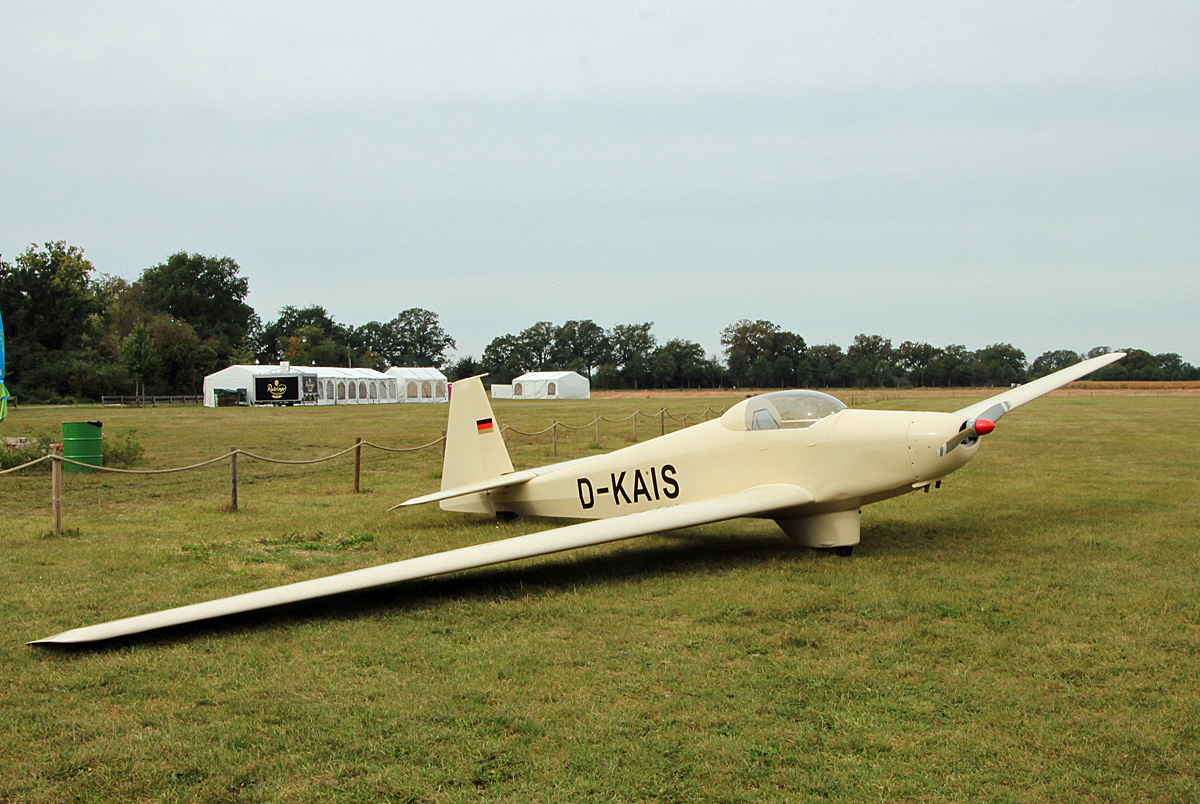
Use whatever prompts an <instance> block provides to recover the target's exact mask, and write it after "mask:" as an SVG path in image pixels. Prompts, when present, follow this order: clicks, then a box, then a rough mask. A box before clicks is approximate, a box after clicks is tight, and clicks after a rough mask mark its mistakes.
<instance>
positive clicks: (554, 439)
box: [550, 422, 558, 458]
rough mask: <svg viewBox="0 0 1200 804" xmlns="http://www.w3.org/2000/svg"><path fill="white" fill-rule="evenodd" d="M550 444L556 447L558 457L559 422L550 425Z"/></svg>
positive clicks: (555, 452) (555, 453) (555, 455)
mask: <svg viewBox="0 0 1200 804" xmlns="http://www.w3.org/2000/svg"><path fill="white" fill-rule="evenodd" d="M550 443H551V444H552V445H553V446H554V457H555V458H557V457H558V422H555V423H554V424H552V425H550Z"/></svg>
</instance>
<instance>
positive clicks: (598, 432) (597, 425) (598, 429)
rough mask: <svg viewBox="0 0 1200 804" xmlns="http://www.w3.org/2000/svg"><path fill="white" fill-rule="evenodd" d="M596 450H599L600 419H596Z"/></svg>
mask: <svg viewBox="0 0 1200 804" xmlns="http://www.w3.org/2000/svg"><path fill="white" fill-rule="evenodd" d="M596 448H597V449H599V448H600V417H599V416H597V417H596Z"/></svg>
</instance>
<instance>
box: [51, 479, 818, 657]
mask: <svg viewBox="0 0 1200 804" xmlns="http://www.w3.org/2000/svg"><path fill="white" fill-rule="evenodd" d="M812 501H813V495H812V494H811V493H809V492H808V491H807V490H805V489H802V488H800V487H799V486H791V485H783V484H778V485H767V486H758V487H756V488H752V489H746V490H745V491H740V492H737V493H735V494H729V495H726V496H724V497H715V498H713V499H711V500H703V501H701V502H694V503H684V504H682V505H675V506H670V507H667V508H658V509H655V510H652V511H643V512H641V513H637V514H628V515H627V516H620V517H614V518H612V519H597V520H592V521H590V522H581V523H579V524H576V525H568V526H566V527H563V528H555V529H553V530H546V531H542V532H540V533H530V534H528V535H525V536H514V537H513V538H511V539H503V540H501V541H498V542H487V543H485V544H476V545H473V546H471V547H461V548H459V549H457V550H449V551H447V552H444V553H434V554H433V555H428V556H420V557H418V558H410V559H406V560H404V561H396V562H394V563H391V564H384V565H382V566H379V567H369V568H367V569H360V570H352V571H350V572H343V573H341V574H339V575H331V576H329V577H327V578H314V579H312V580H309V581H300V582H299V583H293V584H288V585H287V586H277V587H275V588H274V589H263V590H260V591H258V592H247V593H246V594H242V595H234V596H233V597H226V598H222V599H220V600H212V601H209V602H207V603H196V604H193V605H190V606H181V607H179V608H175V609H168V610H166V611H159V612H155V613H153V614H142V615H140V616H137V617H129V618H126V619H124V620H114V621H113V622H109V623H102V624H100V625H92V626H88V627H85V628H76V629H74V630H71V631H65V632H63V633H61V634H56V635H54V636H51V637H46V638H45V639H39V640H37V641H36V642H31V643H29V644H31V645H69V644H77V643H86V642H97V641H100V640H105V639H115V638H117V637H123V636H129V635H131V634H140V633H143V632H146V631H154V630H156V629H159V628H168V627H171V626H175V625H183V624H184V623H194V622H200V621H202V620H209V619H212V618H214V617H224V616H227V615H230V614H240V613H243V612H247V611H256V610H258V609H266V608H271V607H272V606H281V605H284V604H287V603H297V602H299V601H302V600H312V599H315V598H320V597H326V596H328V595H337V594H342V593H344V592H355V591H359V590H362V589H371V588H373V587H377V586H387V585H389V584H394V583H399V582H401V581H410V580H415V579H417V578H428V577H431V576H434V575H442V574H444V573H447V572H457V571H459V570H467V569H474V568H476V567H485V566H488V565H491V564H501V563H504V562H506V561H515V560H517V559H521V558H532V557H533V556H541V555H549V554H551V553H559V552H562V551H564V550H574V549H575V548H578V547H587V546H590V545H596V544H604V543H606V542H615V541H620V540H622V539H630V538H633V537H635V536H645V535H648V534H651V533H659V532H661V531H665V530H674V529H675V528H686V527H691V526H693V525H705V524H708V523H710V522H719V521H721V520H724V519H733V518H736V517H742V516H757V515H763V514H770V513H773V512H777V511H787V510H789V509H795V508H797V507H800V506H803V505H806V504H808V503H810V502H812Z"/></svg>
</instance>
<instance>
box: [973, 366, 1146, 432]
mask: <svg viewBox="0 0 1200 804" xmlns="http://www.w3.org/2000/svg"><path fill="white" fill-rule="evenodd" d="M1124 356H1125V353H1124V352H1111V353H1110V354H1106V355H1100V356H1099V357H1093V358H1092V359H1091V360H1084V361H1083V362H1082V363H1076V364H1075V365H1073V366H1068V367H1067V368H1065V369H1061V370H1060V371H1056V372H1054V373H1053V374H1047V375H1046V376H1045V377H1039V378H1038V379H1036V380H1034V381H1033V382H1027V383H1025V384H1024V385H1018V386H1017V387H1016V388H1013V389H1011V390H1009V391H1005V392H1004V393H1002V394H997V395H996V396H993V397H990V398H989V399H985V400H983V401H982V402H976V403H975V404H974V405H970V406H968V407H965V408H963V409H962V410H958V411H955V412H956V413H957V414H959V415H960V416H962V417H963V418H965V419H976V418H978V419H987V420H988V421H990V422H992V423H993V424H994V423H995V422H997V421H999V420H1000V417H1001V416H1003V415H1004V414H1005V413H1008V412H1009V411H1010V410H1012V409H1013V408H1019V407H1021V406H1022V405H1024V404H1025V403H1026V402H1032V401H1033V400H1035V399H1037V398H1038V397H1039V396H1045V395H1046V394H1048V393H1050V392H1051V391H1053V390H1054V389H1056V388H1061V387H1062V386H1064V385H1066V384H1067V383H1069V382H1074V381H1075V380H1078V379H1080V378H1081V377H1086V376H1087V375H1089V374H1091V373H1092V372H1093V371H1098V370H1099V369H1102V368H1104V367H1105V366H1107V365H1108V364H1109V363H1115V362H1117V361H1118V360H1120V359H1121V358H1122V357H1124Z"/></svg>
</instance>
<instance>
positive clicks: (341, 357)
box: [256, 304, 354, 366]
mask: <svg viewBox="0 0 1200 804" xmlns="http://www.w3.org/2000/svg"><path fill="white" fill-rule="evenodd" d="M306 327H315V328H316V330H317V331H319V332H320V333H321V334H322V339H323V340H324V341H329V342H331V343H332V344H334V345H335V346H336V349H337V355H336V357H334V356H332V355H330V357H332V358H333V359H332V361H331V362H329V363H325V364H324V365H328V366H341V365H345V364H346V363H348V362H351V361H352V359H353V357H354V355H353V347H352V346H351V344H350V342H349V340H350V330H349V329H348V328H347V327H344V326H342V325H341V324H339V323H337V322H336V321H334V320H333V318H331V317H330V315H329V313H328V312H327V311H326V310H325V308H324V307H322V306H320V305H319V304H313V305H310V306H308V307H293V306H292V305H288V306H286V307H284V308H283V309H282V310H280V311H279V318H277V319H275V320H274V321H272V322H271V323H269V324H267V325H266V326H265V327H263V329H262V332H261V333H260V334H259V338H258V351H257V353H256V358H257V360H258V361H259V362H260V363H264V364H265V363H278V362H279V361H280V360H286V359H287V357H286V354H287V350H288V349H289V348H294V346H295V344H294V342H293V341H292V338H293V336H295V335H296V334H297V333H298V332H299V331H300V330H302V329H304V328H306Z"/></svg>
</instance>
